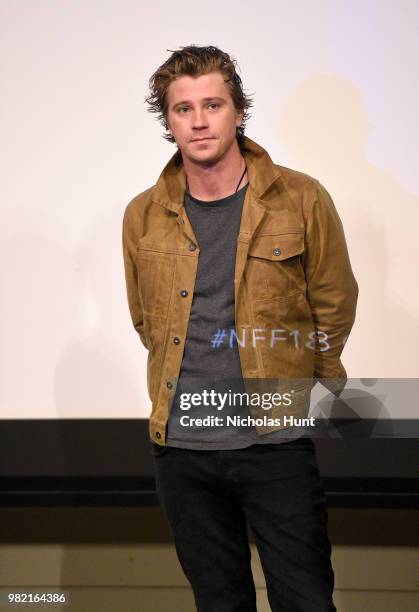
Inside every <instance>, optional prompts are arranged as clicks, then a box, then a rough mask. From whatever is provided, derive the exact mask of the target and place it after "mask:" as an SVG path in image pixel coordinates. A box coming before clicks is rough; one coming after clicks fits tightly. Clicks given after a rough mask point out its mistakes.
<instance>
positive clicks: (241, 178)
mask: <svg viewBox="0 0 419 612" xmlns="http://www.w3.org/2000/svg"><path fill="white" fill-rule="evenodd" d="M246 171H247V166H246V164H245V166H244V172H243V174H242V175H241V177H240V180H239V182H238V184H237V187H236V191H235V192H234V193H237V190H238V188H239V185H240V183H241V182H242V180H243V177H244V175H245V174H246ZM186 192H187V193H189V184H188V177H186ZM189 195H191V194H190V193H189Z"/></svg>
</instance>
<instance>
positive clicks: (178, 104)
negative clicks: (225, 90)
mask: <svg viewBox="0 0 419 612" xmlns="http://www.w3.org/2000/svg"><path fill="white" fill-rule="evenodd" d="M209 100H220V101H221V102H225V99H224V98H220V96H209V97H208V98H203V100H202V101H203V102H209ZM181 104H191V101H190V100H182V102H176V104H173V106H172V109H174V108H176V107H177V106H180V105H181Z"/></svg>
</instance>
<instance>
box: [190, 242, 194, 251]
mask: <svg viewBox="0 0 419 612" xmlns="http://www.w3.org/2000/svg"><path fill="white" fill-rule="evenodd" d="M195 249H196V244H194V243H193V242H191V244H190V245H189V250H190V251H195Z"/></svg>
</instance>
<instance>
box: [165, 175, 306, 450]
mask: <svg viewBox="0 0 419 612" xmlns="http://www.w3.org/2000/svg"><path fill="white" fill-rule="evenodd" d="M247 187H248V183H247V184H246V185H245V186H244V187H242V188H241V189H240V190H239V191H237V193H233V194H232V195H230V196H227V197H225V198H222V199H221V200H214V201H211V202H207V201H203V200H198V199H196V198H194V197H192V196H191V195H190V194H188V193H186V194H185V200H184V206H185V210H186V214H187V216H188V218H189V221H190V223H191V225H192V227H193V230H194V233H195V236H196V238H197V241H198V244H199V248H200V253H199V260H198V269H197V276H196V282H195V287H194V295H193V300H192V306H191V312H190V318H189V324H188V331H187V337H186V341H185V348H184V353H183V359H182V364H181V370H180V374H179V380H178V383H177V387H176V393H175V395H174V399H173V401H172V403H171V407H170V414H169V420H168V424H167V436H166V444H167V445H168V446H178V447H181V448H189V449H197V450H211V449H213V450H221V449H237V448H246V447H248V446H251V445H252V444H273V443H275V444H276V443H281V442H288V441H289V440H294V439H295V438H297V437H300V436H301V435H303V434H304V431H303V428H296V427H290V428H287V429H286V430H280V431H275V432H271V433H268V434H264V435H260V434H258V433H257V431H256V429H255V427H254V425H252V424H249V425H243V424H242V420H241V421H240V424H239V425H237V426H232V425H228V426H227V425H226V424H225V423H226V416H227V414H228V415H241V416H245V415H250V412H249V407H248V406H247V407H246V406H245V407H243V406H240V405H236V406H235V405H234V402H231V403H228V402H226V404H225V405H224V406H223V407H222V409H221V410H220V409H218V408H217V407H216V406H209V407H208V406H196V405H191V402H189V405H190V407H189V409H187V410H185V409H182V408H181V401H180V399H181V396H182V397H185V395H183V394H193V393H199V394H202V392H203V391H204V390H207V391H208V392H209V393H210V391H211V390H214V391H215V392H216V393H222V394H223V393H228V392H229V391H230V390H231V391H232V392H233V393H234V392H235V393H244V391H245V389H244V383H243V375H242V370H241V365H240V357H239V349H238V344H237V339H236V337H235V331H236V330H235V314H234V272H235V263H236V248H237V236H238V234H239V229H240V221H241V215H242V210H243V203H244V198H245V195H246V191H247ZM190 397H191V396H189V398H190ZM213 397H214V396H213ZM226 397H227V396H226ZM230 397H231V396H230ZM182 405H183V406H184V407H185V405H186V403H185V402H182ZM186 415H187V417H193V418H200V417H202V418H204V417H208V416H213V417H219V419H218V424H216V423H217V421H214V420H213V419H212V420H211V419H210V420H207V421H206V424H205V425H196V426H195V425H189V424H187V425H185V424H182V417H185V416H186ZM220 419H222V421H223V423H224V424H223V425H220ZM185 421H186V422H187V423H189V422H190V419H189V418H186V419H183V422H185Z"/></svg>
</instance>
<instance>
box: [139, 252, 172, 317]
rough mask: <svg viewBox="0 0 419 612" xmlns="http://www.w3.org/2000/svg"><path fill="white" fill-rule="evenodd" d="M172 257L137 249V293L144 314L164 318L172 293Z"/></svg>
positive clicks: (166, 254) (167, 254)
mask: <svg viewBox="0 0 419 612" xmlns="http://www.w3.org/2000/svg"><path fill="white" fill-rule="evenodd" d="M174 257H175V256H174V255H173V254H169V253H162V252H160V251H153V250H151V249H142V248H141V247H137V279H138V291H139V293H140V296H141V298H142V304H143V309H144V313H145V314H146V315H149V316H152V317H162V318H166V317H167V314H168V310H169V303H170V296H171V291H172V284H173V277H174V269H175V261H174Z"/></svg>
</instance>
